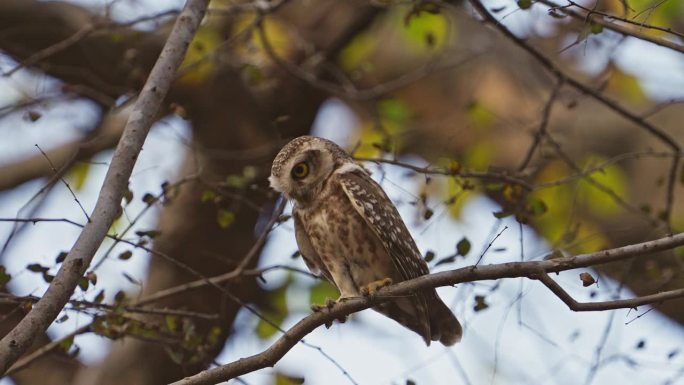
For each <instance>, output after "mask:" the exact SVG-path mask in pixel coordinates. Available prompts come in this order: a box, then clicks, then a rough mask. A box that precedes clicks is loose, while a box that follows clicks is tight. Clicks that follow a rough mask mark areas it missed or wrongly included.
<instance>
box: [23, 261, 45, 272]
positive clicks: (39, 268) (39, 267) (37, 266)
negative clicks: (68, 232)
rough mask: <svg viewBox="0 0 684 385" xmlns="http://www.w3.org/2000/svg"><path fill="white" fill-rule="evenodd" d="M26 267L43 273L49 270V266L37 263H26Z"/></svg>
mask: <svg viewBox="0 0 684 385" xmlns="http://www.w3.org/2000/svg"><path fill="white" fill-rule="evenodd" d="M26 269H27V270H28V271H32V272H34V273H45V272H46V271H48V270H50V268H49V267H45V266H42V265H40V264H38V263H31V264H29V265H26Z"/></svg>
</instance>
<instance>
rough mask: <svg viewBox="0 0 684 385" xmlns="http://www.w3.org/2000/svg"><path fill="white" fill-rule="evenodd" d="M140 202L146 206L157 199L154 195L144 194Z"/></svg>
mask: <svg viewBox="0 0 684 385" xmlns="http://www.w3.org/2000/svg"><path fill="white" fill-rule="evenodd" d="M142 201H143V202H144V203H147V204H148V205H151V204H154V202H156V201H157V197H155V196H154V195H152V194H150V193H145V195H143V197H142Z"/></svg>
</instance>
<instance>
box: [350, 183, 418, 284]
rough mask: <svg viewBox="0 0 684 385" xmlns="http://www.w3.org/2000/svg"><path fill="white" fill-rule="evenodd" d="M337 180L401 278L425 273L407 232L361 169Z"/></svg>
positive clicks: (390, 204)
mask: <svg viewBox="0 0 684 385" xmlns="http://www.w3.org/2000/svg"><path fill="white" fill-rule="evenodd" d="M338 177H339V179H340V184H341V185H342V188H343V190H344V192H345V193H346V194H347V196H348V197H349V200H350V201H351V203H352V205H353V206H354V208H355V209H356V211H357V212H358V213H359V214H360V215H361V217H363V219H364V220H365V221H366V224H367V225H368V227H370V228H371V230H372V231H373V233H375V235H376V236H377V237H378V238H380V241H381V242H382V245H383V246H384V248H385V250H386V251H387V254H389V255H390V257H391V258H392V262H393V263H394V266H395V267H396V269H397V271H399V273H400V274H401V277H402V278H403V279H404V280H408V279H412V278H417V277H420V276H422V275H425V274H429V273H430V271H429V270H428V267H427V263H426V262H425V261H424V260H423V258H422V257H421V255H420V251H418V247H417V246H416V243H415V242H414V241H413V237H411V233H410V232H409V231H408V229H407V228H406V225H405V224H404V221H403V220H402V219H401V216H399V212H398V211H397V209H396V207H394V204H393V203H392V201H391V200H390V199H389V197H387V194H385V191H384V190H383V189H382V187H380V185H378V184H377V183H376V182H375V181H374V180H373V179H371V177H370V176H369V175H368V174H366V173H365V172H363V171H361V170H355V171H350V172H346V173H342V174H338Z"/></svg>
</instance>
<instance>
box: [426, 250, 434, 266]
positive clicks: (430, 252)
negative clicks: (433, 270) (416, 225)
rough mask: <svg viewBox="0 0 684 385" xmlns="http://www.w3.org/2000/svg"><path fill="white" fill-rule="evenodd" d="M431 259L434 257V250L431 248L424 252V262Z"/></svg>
mask: <svg viewBox="0 0 684 385" xmlns="http://www.w3.org/2000/svg"><path fill="white" fill-rule="evenodd" d="M433 259H435V252H434V251H432V250H428V251H427V252H426V253H425V262H428V263H429V262H432V260H433Z"/></svg>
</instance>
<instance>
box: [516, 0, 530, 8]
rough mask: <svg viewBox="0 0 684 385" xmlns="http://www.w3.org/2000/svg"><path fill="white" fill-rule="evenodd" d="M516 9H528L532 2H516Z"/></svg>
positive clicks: (522, 0) (523, 0)
mask: <svg viewBox="0 0 684 385" xmlns="http://www.w3.org/2000/svg"><path fill="white" fill-rule="evenodd" d="M518 7H520V9H530V8H531V7H532V0H518Z"/></svg>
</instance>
